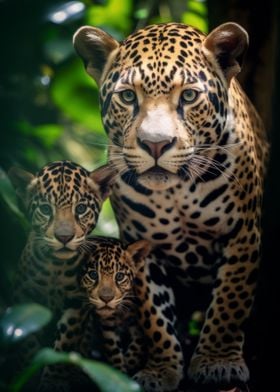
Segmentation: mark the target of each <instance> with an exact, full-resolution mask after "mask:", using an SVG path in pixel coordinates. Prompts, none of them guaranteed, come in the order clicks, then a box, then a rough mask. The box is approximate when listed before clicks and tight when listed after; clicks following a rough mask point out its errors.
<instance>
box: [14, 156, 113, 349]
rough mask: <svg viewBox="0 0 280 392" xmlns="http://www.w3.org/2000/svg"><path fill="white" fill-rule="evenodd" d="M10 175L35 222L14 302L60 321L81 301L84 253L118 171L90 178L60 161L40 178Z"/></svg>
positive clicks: (92, 174) (18, 172) (89, 174)
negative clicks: (45, 310) (30, 304)
mask: <svg viewBox="0 0 280 392" xmlns="http://www.w3.org/2000/svg"><path fill="white" fill-rule="evenodd" d="M9 174H10V179H11V181H12V183H13V184H14V187H15V189H16V191H17V194H18V196H19V197H20V198H21V200H22V202H23V204H24V206H25V209H26V210H27V214H28V217H29V219H30V222H31V230H30V233H29V236H28V239H27V243H26V246H25V248H24V250H23V252H22V255H21V259H20V263H19V267H18V271H17V276H16V281H15V288H14V299H13V300H14V302H23V301H30V300H33V301H36V302H39V303H42V304H43V305H46V306H48V307H49V308H50V309H51V310H52V311H53V312H54V313H55V315H56V316H58V317H59V316H60V315H61V312H62V311H63V309H64V307H65V306H66V307H67V305H66V303H65V301H66V299H68V298H72V297H75V296H76V295H77V285H76V268H77V267H78V265H79V263H80V260H81V258H82V252H81V251H82V250H83V247H84V246H86V245H85V242H86V238H87V236H88V235H89V234H90V233H91V231H92V229H93V228H94V227H95V225H96V222H97V219H98V214H99V212H100V209H101V205H102V202H103V200H104V199H105V198H106V196H107V195H108V193H109V190H110V185H111V183H112V181H113V178H114V171H113V170H111V168H110V166H106V165H105V166H103V167H101V168H99V169H97V170H95V171H93V172H89V171H87V170H86V169H84V168H83V167H81V166H80V165H78V164H76V163H73V162H70V161H56V162H52V163H50V164H48V165H46V166H44V167H43V168H42V169H41V170H40V171H39V172H38V173H37V174H36V175H33V174H31V173H29V172H26V171H24V170H22V169H19V168H12V169H11V170H10V173H9ZM36 344H37V341H35V342H34V345H36ZM34 350H35V348H34ZM30 354H31V353H30Z"/></svg>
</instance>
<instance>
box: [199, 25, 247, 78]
mask: <svg viewBox="0 0 280 392" xmlns="http://www.w3.org/2000/svg"><path fill="white" fill-rule="evenodd" d="M248 45H249V37H248V34H247V32H246V31H245V30H244V29H243V28H242V27H241V26H239V25H238V24H237V23H232V22H229V23H224V24H222V25H220V26H218V27H217V28H216V29H214V30H213V31H212V32H211V33H209V34H208V36H207V37H206V39H205V41H204V43H203V51H204V54H205V56H206V57H207V58H208V59H209V60H210V61H211V60H212V59H213V58H214V59H215V60H216V62H217V63H218V64H219V66H220V68H221V69H222V71H223V73H224V75H225V77H226V80H227V82H228V83H229V82H230V80H231V78H232V77H233V76H235V75H237V74H238V72H240V70H241V66H242V61H243V57H244V55H245V53H246V50H247V48H248Z"/></svg>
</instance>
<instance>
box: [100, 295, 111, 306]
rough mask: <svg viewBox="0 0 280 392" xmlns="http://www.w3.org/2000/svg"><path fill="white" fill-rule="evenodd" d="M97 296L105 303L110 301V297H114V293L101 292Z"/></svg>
mask: <svg viewBox="0 0 280 392" xmlns="http://www.w3.org/2000/svg"><path fill="white" fill-rule="evenodd" d="M99 298H100V299H101V300H102V301H103V302H105V303H106V304H107V303H109V302H110V301H112V299H113V298H114V295H113V294H112V293H101V294H100V295H99Z"/></svg>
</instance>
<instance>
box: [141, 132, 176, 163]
mask: <svg viewBox="0 0 280 392" xmlns="http://www.w3.org/2000/svg"><path fill="white" fill-rule="evenodd" d="M176 139H177V138H176V137H173V138H172V139H171V140H162V141H160V142H151V141H150V140H147V139H144V140H141V139H140V138H137V142H138V145H139V146H140V147H141V148H142V149H143V150H145V151H146V152H147V153H148V154H149V155H151V156H152V157H153V158H155V159H158V158H159V157H161V155H163V154H164V153H165V152H166V151H167V150H169V149H170V148H172V147H173V146H174V144H175V143H176Z"/></svg>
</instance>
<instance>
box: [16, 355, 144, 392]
mask: <svg viewBox="0 0 280 392" xmlns="http://www.w3.org/2000/svg"><path fill="white" fill-rule="evenodd" d="M61 363H67V364H71V365H76V366H79V367H80V368H81V369H82V370H83V371H84V372H85V373H86V374H87V375H88V376H89V377H90V378H91V379H92V381H93V382H95V383H96V384H97V385H98V387H99V388H100V390H101V391H102V392H112V391H114V392H141V387H140V386H139V385H138V384H137V383H136V382H135V381H133V380H130V379H129V378H128V377H127V376H126V375H124V374H122V373H121V372H119V371H118V370H115V369H113V368H111V367H110V366H108V365H106V364H104V363H101V362H97V361H93V360H89V359H84V358H83V357H81V356H80V355H79V354H77V353H73V352H72V353H60V352H56V351H54V350H52V349H49V348H44V349H42V350H41V351H39V353H38V354H37V355H36V356H35V357H34V359H33V361H32V364H31V366H30V367H29V368H27V369H26V370H25V371H24V372H23V373H22V374H21V375H20V376H19V377H18V378H17V380H16V381H15V382H14V383H13V384H12V386H11V388H10V391H11V392H18V391H20V389H21V388H22V386H23V385H24V384H25V383H26V382H27V381H28V380H29V378H31V376H32V375H33V374H34V373H35V372H37V371H38V370H39V369H40V368H41V367H44V366H47V365H54V364H61Z"/></svg>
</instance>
